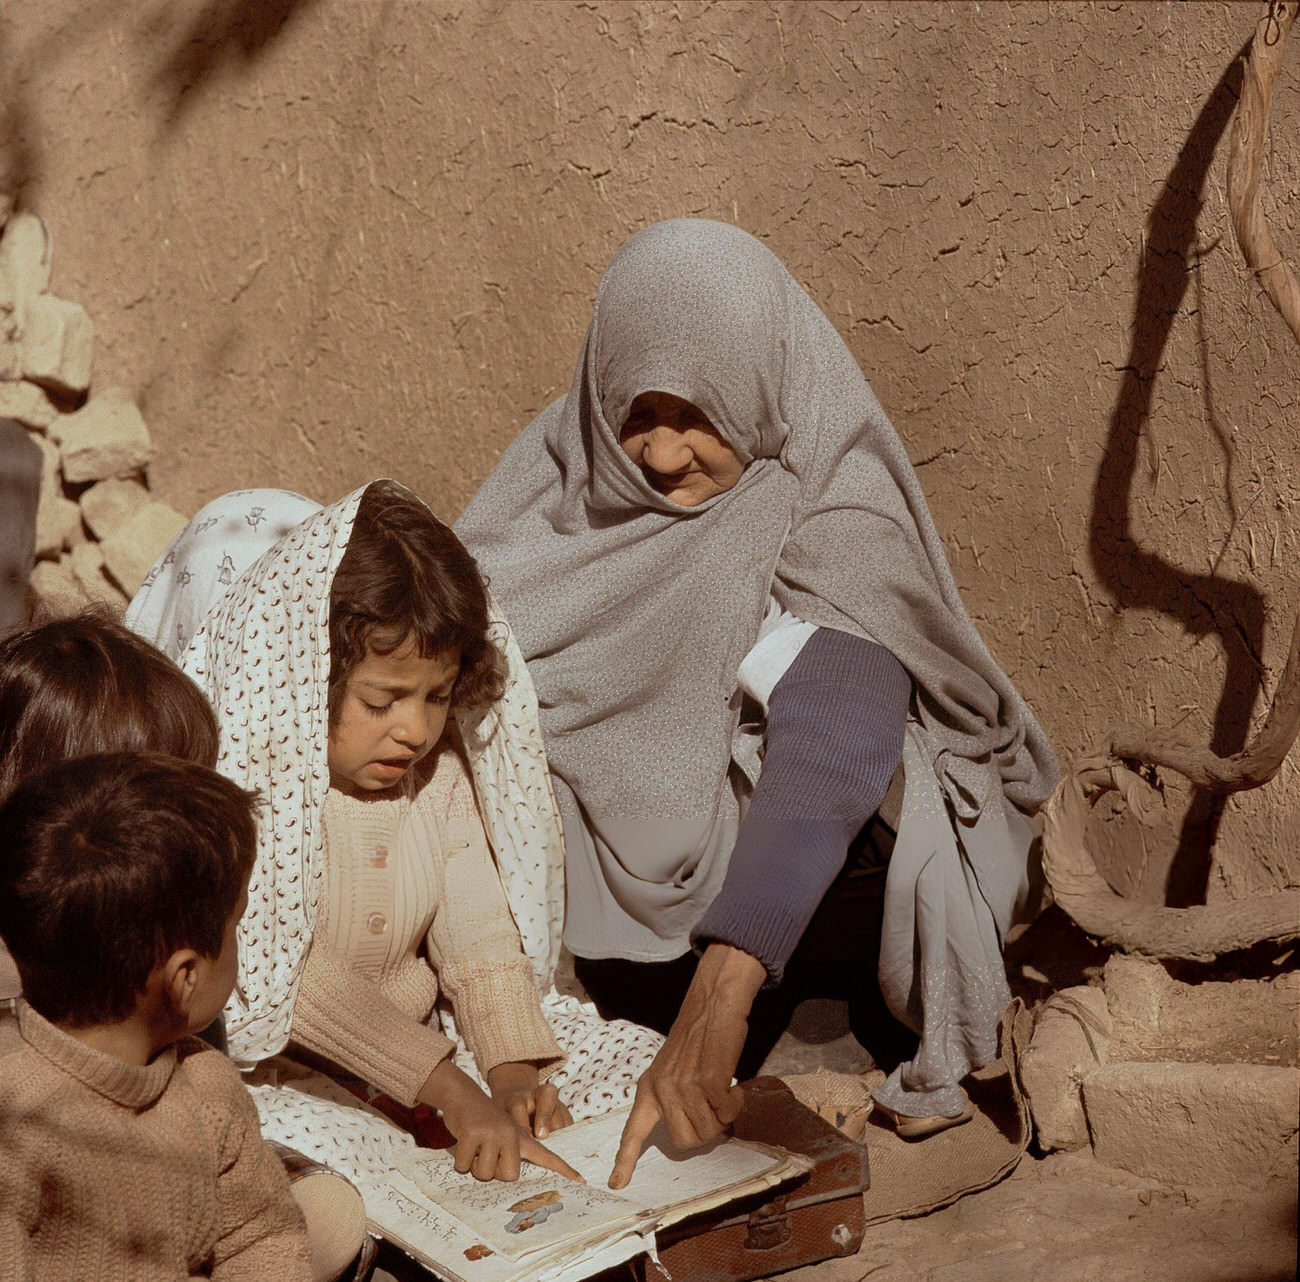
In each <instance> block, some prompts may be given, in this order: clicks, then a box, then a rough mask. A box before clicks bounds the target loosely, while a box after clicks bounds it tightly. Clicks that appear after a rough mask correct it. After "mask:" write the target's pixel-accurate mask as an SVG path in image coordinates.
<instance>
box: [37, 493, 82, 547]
mask: <svg viewBox="0 0 1300 1282" xmlns="http://www.w3.org/2000/svg"><path fill="white" fill-rule="evenodd" d="M80 529H81V509H80V508H79V507H78V506H77V505H76V504H75V503H74V502H73V501H72V500H71V499H65V498H64V497H63V495H62V494H51V493H49V492H48V491H46V492H42V494H41V505H40V507H38V508H37V509H36V555H37V556H38V557H51V556H58V554H59V553H60V552H62V551H63V549H64V548H66V547H71V546H72V544H73V543H74V542H77V541H78V540H77V533H78V531H79V530H80Z"/></svg>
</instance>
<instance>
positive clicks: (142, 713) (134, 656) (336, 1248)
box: [0, 610, 366, 1282]
mask: <svg viewBox="0 0 1300 1282" xmlns="http://www.w3.org/2000/svg"><path fill="white" fill-rule="evenodd" d="M217 742H218V729H217V719H216V716H215V714H214V713H213V711H212V707H211V705H210V704H209V703H208V701H207V699H206V698H204V696H203V692H202V691H201V690H200V689H199V688H198V686H196V685H195V684H194V682H193V681H191V680H190V678H189V677H187V676H186V675H185V674H184V673H183V672H182V671H181V670H180V669H179V668H178V667H177V666H176V665H175V664H174V663H173V662H172V661H171V660H170V659H169V658H167V656H166V655H165V654H163V653H162V652H161V651H159V650H158V649H156V648H155V647H154V646H152V645H150V644H149V643H148V642H147V641H144V640H142V639H141V638H140V637H138V636H137V635H136V634H135V633H134V632H131V631H129V630H128V629H127V628H124V627H123V626H122V625H121V624H120V623H116V622H114V621H113V620H112V619H110V618H109V617H107V615H105V614H103V613H101V612H98V611H94V610H91V611H87V612H85V613H83V614H79V615H75V616H73V617H71V618H66V619H57V620H54V621H52V622H48V623H44V624H40V625H37V626H34V627H29V628H25V629H22V630H20V631H17V632H11V633H9V634H8V635H6V636H5V637H3V638H0V801H3V799H4V798H5V797H6V796H7V795H8V794H9V793H10V792H12V791H13V790H14V788H15V787H16V786H17V785H18V784H19V783H20V782H21V781H22V780H23V779H25V778H26V777H27V776H29V775H31V774H34V773H36V772H37V771H39V770H42V769H44V768H45V767H47V766H50V765H54V764H56V763H58V762H60V761H64V760H67V759H69V758H74V757H83V756H89V755H92V754H96V753H104V752H159V753H165V754H167V755H169V756H173V757H179V758H182V759H184V760H187V761H192V762H194V763H196V764H198V765H201V766H206V767H209V768H211V767H212V766H214V765H215V763H216V760H217ZM21 993H22V985H21V982H20V979H19V975H18V972H17V970H16V969H15V968H14V965H13V961H12V959H11V958H10V956H9V952H8V950H7V949H6V948H5V947H4V946H3V944H2V943H0V1055H4V1054H8V1053H9V1052H10V1051H13V1050H16V1049H19V1048H20V1047H21V1046H22V1045H23V1042H22V1039H21V1037H20V1036H19V1033H18V1027H17V1020H16V1019H15V1018H14V1016H13V1014H12V1013H11V1011H10V1010H9V1009H6V1008H7V1007H13V1006H14V1004H15V1002H16V999H17V998H18V997H19V996H20V995H21ZM38 1006H39V1003H38ZM215 1027H219V1025H217V1026H215ZM279 1155H280V1157H281V1160H282V1161H284V1163H285V1164H286V1166H287V1167H288V1169H289V1171H290V1174H291V1178H292V1181H293V1184H292V1190H293V1196H294V1198H295V1200H296V1201H297V1202H298V1204H299V1207H300V1209H301V1210H302V1212H303V1214H304V1216H305V1217H306V1221H307V1232H308V1238H309V1241H310V1244H311V1263H312V1274H313V1277H314V1278H315V1279H316V1282H329V1280H330V1279H334V1278H338V1277H340V1276H341V1275H342V1274H343V1272H344V1271H345V1270H346V1269H347V1268H348V1266H349V1264H351V1262H352V1261H353V1260H354V1259H355V1258H356V1257H357V1255H358V1252H360V1251H362V1250H363V1247H364V1246H365V1243H366V1237H365V1216H364V1211H363V1209H362V1205H361V1199H360V1197H359V1196H358V1194H357V1192H356V1190H355V1189H354V1188H353V1187H352V1186H351V1184H349V1183H348V1182H347V1181H346V1180H344V1179H343V1178H342V1177H341V1176H339V1175H337V1174H335V1173H334V1172H332V1171H330V1170H328V1169H327V1168H326V1167H323V1166H320V1165H318V1164H316V1163H314V1162H308V1161H305V1160H303V1159H302V1158H301V1157H300V1156H299V1155H298V1154H296V1153H293V1152H291V1151H290V1150H288V1149H281V1151H280V1154H279Z"/></svg>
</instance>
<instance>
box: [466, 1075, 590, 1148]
mask: <svg viewBox="0 0 1300 1282" xmlns="http://www.w3.org/2000/svg"><path fill="white" fill-rule="evenodd" d="M485 1076H486V1077H487V1084H488V1089H489V1090H490V1091H491V1092H492V1102H493V1103H494V1104H496V1105H497V1106H498V1107H499V1108H501V1109H502V1110H504V1112H506V1113H507V1114H508V1115H509V1116H510V1117H512V1118H513V1119H514V1120H515V1122H516V1123H518V1125H520V1126H521V1127H523V1129H524V1130H525V1131H531V1132H532V1133H533V1134H534V1135H536V1136H537V1138H538V1139H539V1140H544V1139H545V1138H546V1137H547V1136H548V1135H549V1134H550V1133H551V1132H552V1131H558V1130H559V1129H560V1128H561V1127H563V1126H568V1125H570V1123H572V1121H573V1117H572V1115H571V1114H570V1113H569V1110H568V1109H567V1108H565V1107H564V1105H563V1104H562V1103H560V1092H559V1091H557V1090H556V1089H555V1087H554V1086H552V1085H551V1084H550V1082H539V1081H538V1080H537V1065H536V1064H528V1063H507V1064H498V1065H497V1066H496V1067H495V1068H489V1069H488V1071H487V1073H486V1074H485Z"/></svg>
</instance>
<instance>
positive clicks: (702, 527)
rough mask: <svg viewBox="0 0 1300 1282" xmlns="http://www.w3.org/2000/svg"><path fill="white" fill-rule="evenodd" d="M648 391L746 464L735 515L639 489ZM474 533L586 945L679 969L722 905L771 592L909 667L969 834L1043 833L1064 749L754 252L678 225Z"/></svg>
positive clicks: (734, 499)
mask: <svg viewBox="0 0 1300 1282" xmlns="http://www.w3.org/2000/svg"><path fill="white" fill-rule="evenodd" d="M650 390H655V391H661V392H668V393H671V394H673V395H675V396H678V397H681V398H683V399H685V400H688V401H690V402H692V403H693V404H695V405H697V406H698V407H699V408H700V409H701V410H703V411H704V413H705V414H707V415H708V417H709V419H710V421H711V422H712V423H713V425H714V426H715V427H716V428H717V430H718V431H719V433H720V434H721V435H722V436H723V438H724V439H725V440H726V441H727V442H728V444H730V445H731V447H732V448H733V449H734V450H735V451H736V453H737V454H738V455H739V457H740V459H741V460H742V462H744V463H745V464H747V466H746V468H745V471H744V473H743V474H742V476H741V478H740V480H739V482H738V483H737V484H736V485H735V486H734V487H733V488H732V489H730V490H728V491H726V492H724V493H722V494H719V495H717V496H715V497H713V498H711V499H708V500H706V501H705V502H704V503H701V504H700V505H699V506H698V507H692V508H686V507H681V506H679V505H677V504H675V503H673V502H672V501H671V500H670V499H668V498H666V497H664V496H663V495H661V494H659V493H658V492H657V491H655V490H654V489H653V488H652V487H651V486H650V485H649V484H648V483H647V481H646V480H645V478H644V476H643V475H642V474H641V471H640V469H639V468H638V467H636V466H635V465H634V464H633V463H632V461H631V460H630V459H629V458H628V457H627V455H626V454H625V453H624V452H623V450H622V449H621V447H620V446H619V440H618V435H619V431H618V429H619V426H620V425H621V424H622V422H623V421H624V419H625V417H626V414H627V411H628V407H629V406H630V405H631V403H632V401H633V399H634V398H635V397H636V396H637V395H638V394H639V393H641V392H643V391H650ZM456 528H457V532H458V533H459V534H460V536H461V538H462V539H464V541H465V542H466V544H467V545H468V546H469V547H470V549H471V550H472V551H473V552H474V554H475V556H477V557H478V559H479V561H480V563H481V564H482V565H483V567H484V569H485V570H486V571H487V572H488V574H489V575H490V577H491V582H492V588H493V592H494V593H495V594H496V595H497V597H498V598H499V599H500V600H501V601H502V602H503V603H504V606H505V608H506V610H507V611H508V612H509V615H510V617H511V619H512V621H513V623H514V626H515V630H516V633H517V635H518V637H519V641H520V644H521V646H522V648H523V652H524V655H525V657H526V659H527V660H528V664H529V669H530V671H531V672H532V674H533V679H534V681H535V683H536V686H537V690H538V695H539V698H540V700H541V709H542V713H541V715H542V726H543V730H544V733H545V736H546V750H547V754H548V757H549V759H550V763H551V769H552V772H553V774H554V775H555V777H556V778H557V781H558V782H559V784H560V786H559V788H558V789H557V791H558V794H559V799H560V806H561V812H562V815H563V819H564V828H565V836H566V841H567V842H568V843H569V847H570V852H569V881H570V907H569V927H568V933H569V938H570V942H571V943H573V942H576V943H578V944H579V945H581V943H583V942H584V941H585V940H586V939H587V938H591V939H597V938H599V937H605V938H607V939H610V940H614V939H617V940H618V941H620V947H619V949H618V953H619V955H623V956H641V957H650V956H665V955H674V953H680V952H681V951H683V949H684V947H685V944H684V942H683V941H684V938H685V936H686V933H687V932H688V931H689V929H690V926H691V925H692V924H693V923H694V921H695V920H697V919H698V917H699V916H700V915H701V913H702V912H703V910H704V908H705V907H706V906H707V904H708V902H709V900H710V899H711V898H712V896H713V894H714V893H716V890H717V887H718V886H719V885H720V882H721V877H722V875H723V873H724V872H725V866H726V861H727V859H728V857H729V855H730V849H731V845H732V843H733V842H734V839H735V835H736V831H737V828H738V825H739V810H740V805H739V801H738V798H737V796H736V795H734V794H735V793H737V792H738V791H739V792H741V793H743V791H744V784H743V781H741V782H740V783H739V784H738V783H737V781H736V778H735V776H736V773H737V772H736V771H734V770H733V769H731V766H732V748H733V740H734V736H735V733H736V729H737V720H738V709H739V703H740V700H739V696H738V694H737V688H736V687H737V682H736V669H737V666H738V664H739V662H740V660H741V659H742V658H743V657H744V655H745V653H746V652H747V651H748V650H749V648H750V647H751V646H752V645H753V643H754V641H755V639H756V637H757V635H758V629H759V625H760V622H761V619H762V617H763V612H764V608H765V606H766V604H767V601H768V597H769V593H771V594H772V595H774V596H775V598H776V600H777V601H778V602H779V603H780V605H781V606H782V607H783V608H784V609H786V610H788V611H789V612H790V613H792V614H794V615H796V616H798V617H799V618H801V619H804V620H807V621H808V622H810V623H814V624H817V625H819V626H825V627H832V628H838V629H840V630H842V631H845V632H849V633H853V634H855V635H858V636H865V637H868V638H870V639H872V640H875V641H876V642H878V643H879V644H880V645H882V646H884V647H885V648H886V649H888V650H890V651H891V652H892V653H893V654H894V655H895V656H896V657H897V658H898V659H899V660H900V661H901V662H902V663H903V664H904V666H905V667H906V668H907V669H908V671H909V672H910V673H911V676H912V679H913V681H914V683H915V689H916V694H915V701H914V706H913V718H914V722H915V724H916V730H917V733H918V734H919V736H920V741H921V742H922V743H923V745H924V748H925V751H926V754H927V756H928V757H929V759H930V761H931V762H932V764H933V766H934V771H935V775H936V777H937V779H938V780H939V782H940V785H941V787H942V789H943V792H944V793H945V795H946V797H947V799H948V802H949V804H950V806H951V808H952V811H953V813H954V814H955V815H956V816H959V817H960V818H961V819H963V820H966V821H973V820H974V819H975V818H976V817H978V815H979V814H980V812H981V811H982V810H983V808H984V806H985V804H986V803H987V802H988V800H989V799H990V797H992V796H994V795H996V796H998V797H999V798H1001V797H1002V796H1003V795H1005V797H1006V798H1007V799H1008V800H1009V801H1011V802H1012V803H1014V805H1015V806H1017V807H1019V808H1021V809H1023V810H1032V809H1033V808H1034V807H1036V806H1037V805H1038V804H1039V803H1040V802H1041V801H1042V800H1043V799H1044V798H1045V797H1046V796H1047V794H1048V793H1049V792H1050V790H1051V787H1052V784H1053V781H1054V779H1055V776H1056V763H1055V759H1054V757H1053V754H1052V750H1051V748H1050V746H1049V745H1048V742H1047V740H1046V737H1045V736H1044V734H1043V732H1042V730H1041V728H1040V727H1039V725H1038V723H1037V722H1036V721H1035V719H1034V717H1033V715H1032V714H1031V713H1030V712H1029V710H1028V708H1027V707H1026V706H1025V703H1024V701H1023V700H1022V699H1021V697H1020V695H1019V694H1018V693H1017V691H1016V690H1015V688H1014V687H1013V686H1012V685H1011V683H1010V681H1009V680H1008V679H1007V677H1006V676H1005V675H1004V674H1003V672H1002V671H1001V670H1000V669H999V667H998V665H997V664H996V663H995V662H994V660H993V658H992V657H991V656H990V654H989V652H988V650H987V649H986V648H985V646H984V643H983V641H982V640H981V639H980V636H979V634H978V632H977V631H976V629H975V626H974V624H973V623H972V622H971V619H970V616H969V615H968V614H967V612H966V610H965V607H964V606H963V605H962V602H961V599H960V597H959V596H958V593H957V588H956V585H955V584H954V582H953V579H952V574H951V572H950V570H949V568H948V564H947V560H946V558H945V556H944V553H943V548H942V545H941V543H940V540H939V536H938V534H937V532H936V531H935V528H934V524H933V522H932V520H931V518H930V514H929V512H928V510H927V508H926V504H925V499H924V497H923V495H922V493H921V488H920V485H919V483H918V482H917V478H916V475H915V473H914V472H913V470H912V467H911V464H910V463H909V461H908V458H907V455H906V452H905V451H904V449H903V446H902V444H901V442H900V441H899V439H898V436H897V434H896V433H895V432H894V429H893V428H892V426H891V425H890V423H889V420H888V419H887V418H886V417H885V414H884V411H883V410H882V409H881V407H880V404H879V402H878V401H877V400H876V398H875V396H874V394H873V393H872V391H871V388H870V386H869V385H868V383H867V380H866V379H865V378H864V377H863V375H862V373H861V371H860V370H859V369H858V367H857V365H856V363H855V362H854V359H853V357H852V355H851V354H850V352H849V350H848V348H847V347H846V346H845V344H844V342H843V340H842V339H841V338H840V336H839V334H838V333H837V332H836V331H835V329H834V327H833V326H832V325H831V324H830V322H829V321H828V320H827V319H826V317H825V316H824V315H822V313H821V311H819V310H818V308H817V307H816V306H815V304H814V303H813V302H812V300H811V299H809V297H808V296H807V295H806V294H805V293H804V291H803V290H802V289H801V288H800V287H799V286H798V284H796V282H795V281H794V280H793V278H792V277H791V276H790V274H789V273H788V272H787V271H786V269H785V268H784V266H783V265H782V264H781V262H780V261H779V260H778V259H777V258H776V257H775V255H773V254H772V253H771V251H770V250H768V249H767V248H766V247H765V246H763V245H762V244H760V243H759V241H757V240H756V239H754V238H753V237H752V236H750V235H748V234H747V233H745V232H743V231H741V230H739V229H738V228H735V227H731V226H728V225H726V224H722V223H715V222H708V221H703V220H694V219H680V220H672V221H669V222H663V223H658V224H656V225H654V226H652V227H649V228H647V229H646V230H645V231H642V232H640V233H639V234H637V235H635V236H633V237H632V238H631V239H630V240H629V241H627V243H626V244H624V245H623V247H622V248H621V249H620V250H619V252H618V253H617V255H615V257H614V260H613V262H612V263H611V264H610V266H609V269H608V271H606V273H605V276H604V278H603V280H602V281H601V284H600V289H599V291H598V293H597V297H596V306H595V311H594V314H593V316H592V320H591V325H590V327H589V328H588V331H587V338H586V342H585V344H584V347H583V351H582V356H581V358H580V360H579V362H578V368H577V371H576V373H575V375H574V379H573V384H572V386H571V387H570V389H569V392H568V395H567V396H565V397H563V398H561V399H560V400H558V401H556V402H554V403H553V404H552V405H550V406H549V407H548V408H547V409H545V410H544V411H543V412H542V413H541V414H540V415H539V416H538V417H537V418H536V419H535V420H534V421H533V423H532V424H531V425H530V426H529V427H528V428H527V429H526V430H525V431H524V432H523V433H522V435H520V437H519V438H518V439H517V440H516V441H515V442H514V443H513V444H512V445H511V447H510V448H509V450H507V452H506V454H505V455H504V457H503V458H502V459H501V462H500V463H499V464H498V466H497V468H496V469H495V470H494V472H493V473H492V475H491V476H490V477H489V478H488V480H487V481H486V482H485V484H484V485H483V487H482V489H481V490H480V491H479V493H478V495H477V496H476V497H475V498H474V500H473V501H472V502H471V503H470V505H469V507H468V508H467V509H466V511H465V512H464V514H463V515H462V517H461V519H460V521H459V522H458V523H457V527H456ZM588 881H591V882H592V884H593V885H594V886H596V888H597V889H596V890H595V892H594V897H593V899H592V901H591V902H588V900H587V896H586V894H585V889H584V888H585V886H586V883H587V882H588ZM602 884H603V887H604V888H605V893H604V894H602V893H601V892H600V889H599V887H600V886H601V885H602ZM611 898H612V901H613V902H612V903H611V902H610V900H611ZM577 907H580V908H581V913H578V912H576V911H575V908H577ZM601 916H604V917H605V919H606V920H605V921H604V923H603V925H602V924H601V923H600V922H599V921H594V920H593V919H594V918H600V917H601ZM629 919H630V920H629ZM657 942H659V946H658V947H656V943H657ZM665 946H666V947H665ZM579 950H581V949H579Z"/></svg>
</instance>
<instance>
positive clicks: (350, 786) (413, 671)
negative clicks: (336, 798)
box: [329, 638, 460, 793]
mask: <svg viewBox="0 0 1300 1282" xmlns="http://www.w3.org/2000/svg"><path fill="white" fill-rule="evenodd" d="M459 674H460V648H459V647H458V646H451V647H449V648H447V649H445V650H439V651H438V652H437V653H436V654H434V655H432V656H431V657H429V658H427V659H426V658H423V657H421V655H420V651H419V649H418V648H417V647H416V645H415V643H414V639H413V638H408V639H407V640H406V641H404V642H403V643H402V644H401V645H400V646H398V647H397V649H396V650H393V651H392V652H391V653H389V654H378V653H376V652H375V651H374V650H371V649H367V650H366V657H365V658H364V659H362V661H361V662H360V663H358V664H357V666H356V667H355V668H353V669H352V672H351V673H350V675H349V676H348V679H347V687H346V689H345V690H344V693H343V705H342V707H341V708H340V710H339V716H338V721H337V722H336V723H335V724H333V725H331V726H330V736H329V767H330V784H331V785H332V786H333V787H335V788H339V789H341V790H342V791H344V792H353V793H356V792H381V791H382V790H383V789H385V788H391V787H393V786H394V785H395V784H396V783H398V782H400V781H401V779H402V778H404V777H405V775H406V773H407V771H409V770H410V769H411V767H412V766H414V765H415V763H416V762H417V761H419V760H420V758H421V757H423V756H425V755H426V754H427V753H428V752H429V750H430V749H431V748H432V747H433V746H434V744H436V743H437V742H438V740H439V739H440V738H441V737H442V732H443V729H444V727H445V726H446V724H447V713H448V712H449V711H450V708H451V692H452V688H453V686H455V684H456V678H457V676H458V675H459Z"/></svg>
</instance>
